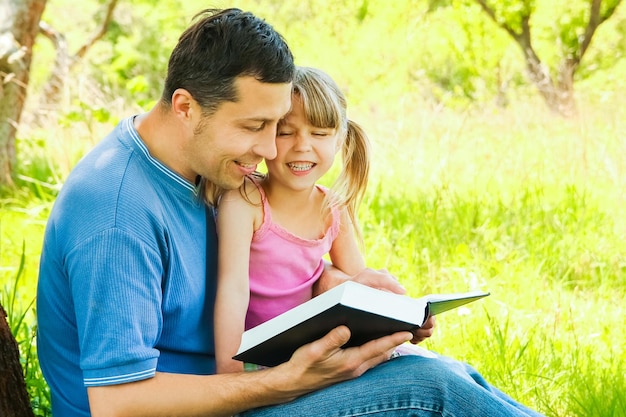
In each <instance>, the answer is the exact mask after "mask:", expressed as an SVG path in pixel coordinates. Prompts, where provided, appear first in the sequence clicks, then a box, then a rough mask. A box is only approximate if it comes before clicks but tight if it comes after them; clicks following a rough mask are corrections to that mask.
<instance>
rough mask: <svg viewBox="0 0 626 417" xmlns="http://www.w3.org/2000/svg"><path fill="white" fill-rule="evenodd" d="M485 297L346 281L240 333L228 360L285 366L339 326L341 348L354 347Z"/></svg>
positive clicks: (475, 293)
mask: <svg viewBox="0 0 626 417" xmlns="http://www.w3.org/2000/svg"><path fill="white" fill-rule="evenodd" d="M488 295H489V293H486V292H481V291H474V292H467V293H459V294H441V295H427V296H424V297H421V298H411V297H408V296H404V295H398V294H393V293H390V292H387V291H382V290H378V289H375V288H371V287H368V286H365V285H362V284H358V283H356V282H352V281H347V282H345V283H343V284H341V285H338V286H336V287H335V288H332V289H330V290H328V291H326V292H325V293H323V294H320V295H318V296H317V297H314V298H312V299H311V300H309V301H307V302H306V303H303V304H301V305H299V306H297V307H294V308H293V309H291V310H289V311H286V312H285V313H283V314H281V315H279V316H276V317H274V318H273V319H271V320H268V321H266V322H265V323H262V324H260V325H258V326H256V327H254V328H252V329H249V330H247V331H245V332H244V333H243V335H242V337H241V345H240V346H239V350H238V351H237V354H236V355H235V356H234V357H233V359H237V360H241V361H244V362H248V363H254V364H257V365H265V366H276V365H278V364H280V363H283V362H286V361H288V360H289V358H291V355H292V354H293V352H294V351H295V350H296V349H298V348H299V347H300V346H302V345H305V344H307V343H310V342H313V341H315V340H317V339H320V338H322V337H323V336H324V335H326V334H327V333H328V332H329V331H330V330H332V329H333V328H335V327H337V326H339V325H342V324H343V325H346V326H348V328H349V329H350V331H351V333H352V336H351V338H350V340H349V341H348V343H347V344H346V345H345V346H344V347H350V346H359V345H362V344H363V343H366V342H368V341H370V340H374V339H377V338H379V337H382V336H386V335H389V334H392V333H395V332H399V331H405V330H408V331H414V330H417V329H418V328H419V327H420V326H422V325H423V324H424V322H425V321H426V320H427V319H428V317H429V316H433V315H435V314H439V313H442V312H444V311H447V310H450V309H453V308H456V307H459V306H462V305H463V304H467V303H470V302H472V301H475V300H478V299H480V298H482V297H486V296H488Z"/></svg>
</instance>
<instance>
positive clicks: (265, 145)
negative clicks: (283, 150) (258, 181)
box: [253, 129, 277, 159]
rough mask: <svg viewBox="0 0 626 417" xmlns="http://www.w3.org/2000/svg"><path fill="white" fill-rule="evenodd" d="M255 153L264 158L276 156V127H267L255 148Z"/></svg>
mask: <svg viewBox="0 0 626 417" xmlns="http://www.w3.org/2000/svg"><path fill="white" fill-rule="evenodd" d="M253 150H254V153H256V154H257V155H259V156H261V157H263V158H264V159H274V158H276V154H277V151H276V129H267V132H264V133H263V135H262V136H261V138H260V139H259V142H258V143H257V144H256V146H255V147H254V148H253Z"/></svg>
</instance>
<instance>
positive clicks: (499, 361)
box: [0, 101, 626, 417]
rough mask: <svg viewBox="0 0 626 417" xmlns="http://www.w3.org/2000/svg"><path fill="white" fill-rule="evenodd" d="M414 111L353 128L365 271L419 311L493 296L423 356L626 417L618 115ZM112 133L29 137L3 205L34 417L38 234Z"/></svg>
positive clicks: (454, 320)
mask: <svg viewBox="0 0 626 417" xmlns="http://www.w3.org/2000/svg"><path fill="white" fill-rule="evenodd" d="M403 103H404V105H407V102H406V101H404V102H403ZM408 108H414V109H419V110H418V111H416V112H414V113H413V114H412V115H411V116H409V115H408V114H407V113H401V112H396V109H393V108H389V110H388V113H385V114H380V110H376V109H374V110H370V109H369V108H367V107H365V106H363V108H357V109H356V113H355V115H354V116H353V118H355V119H356V120H365V121H367V122H369V124H370V125H367V124H365V127H366V128H367V130H368V131H369V132H370V135H371V137H372V139H373V142H374V151H375V159H374V167H373V175H372V183H371V187H370V189H369V192H368V195H367V197H366V201H365V203H364V205H363V207H362V209H361V212H360V218H361V222H362V226H363V229H364V235H365V241H366V242H365V243H366V248H367V254H366V255H367V259H368V263H369V265H370V266H372V267H374V268H387V269H389V270H390V271H392V272H393V273H394V274H395V275H396V276H398V277H399V279H400V280H401V282H402V283H403V284H404V285H405V286H406V287H407V289H408V291H409V293H411V294H413V295H421V294H424V293H431V292H453V291H465V290H468V289H473V288H482V289H486V290H489V291H491V293H492V295H491V297H489V298H488V299H486V300H483V301H481V302H479V303H475V304H473V305H471V306H470V307H468V308H462V309H459V310H458V311H457V312H450V313H446V315H442V316H441V317H440V318H439V319H438V329H437V332H436V335H435V336H434V337H433V338H431V339H430V340H429V341H427V342H426V346H427V347H428V348H430V349H433V350H436V351H438V352H440V353H442V354H445V355H448V356H452V357H456V358H459V359H462V360H465V361H467V362H469V363H471V364H473V365H474V366H475V367H476V368H477V369H479V370H480V371H481V372H482V373H483V374H484V375H485V377H486V378H487V379H488V380H489V381H491V382H493V383H494V384H495V385H496V386H498V387H499V388H501V389H502V390H504V391H505V392H507V393H510V394H511V395H512V396H513V397H515V398H516V399H518V400H520V401H522V402H523V403H525V404H528V405H529V406H531V407H533V408H536V409H538V410H540V411H541V412H543V413H545V414H546V415H548V416H555V417H556V416H559V417H561V416H562V417H565V416H568V417H570V416H580V417H582V416H603V417H605V416H607V417H608V416H615V417H618V416H626V400H624V396H623V393H624V392H626V374H625V372H626V353H625V352H624V349H623V347H624V346H626V336H625V334H626V325H625V324H624V316H625V314H626V312H625V311H624V307H623V300H624V297H625V296H626V284H625V283H626V239H625V237H626V236H625V234H626V219H625V218H624V216H623V214H622V210H623V204H624V202H625V201H624V200H625V199H626V196H625V195H624V193H623V191H622V190H624V188H625V186H626V175H624V174H625V173H624V171H623V170H624V168H623V167H626V152H625V151H626V149H625V147H626V144H625V143H624V142H623V140H622V139H620V134H619V133H618V132H623V131H624V128H625V126H624V120H626V118H625V117H624V114H622V113H623V111H624V110H622V109H621V106H619V105H617V103H614V104H613V105H611V103H606V104H602V103H596V104H594V106H590V107H588V108H585V109H583V110H584V112H583V113H582V115H581V117H579V118H578V119H575V120H562V119H556V118H554V117H552V116H550V115H548V114H545V112H543V111H542V107H541V104H540V103H539V104H537V103H532V102H531V103H518V104H517V105H516V107H513V108H512V109H510V110H501V109H492V108H489V107H486V108H483V109H480V110H470V111H467V112H452V111H447V110H444V109H441V108H433V107H428V106H425V105H423V104H420V103H409V105H408ZM522 108H523V109H525V112H523V113H522V112H520V111H519V109H522ZM370 112H376V114H373V113H370ZM620 112H622V113H620ZM110 128H111V125H106V124H104V125H98V126H88V127H85V126H84V125H72V124H67V125H59V126H57V127H56V128H55V129H58V130H55V131H54V132H49V133H48V134H46V133H45V132H44V133H42V132H36V131H34V132H25V134H23V137H22V139H21V141H20V144H19V145H20V153H21V155H29V159H28V160H22V164H21V166H20V177H19V179H20V183H19V187H18V188H17V189H14V190H10V191H8V190H4V191H3V192H2V194H0V261H1V262H0V265H1V267H0V289H2V290H3V293H2V302H3V305H4V306H5V307H6V308H7V311H8V312H9V316H10V317H9V320H10V324H11V326H12V329H13V331H14V333H15V335H16V338H17V339H18V341H19V343H20V349H21V351H22V357H23V365H24V369H25V375H26V380H27V382H28V386H29V390H30V394H31V398H32V400H33V404H34V406H35V410H36V413H38V415H49V394H48V392H47V388H46V386H45V382H44V381H43V379H42V378H41V373H40V371H39V369H38V363H37V358H36V352H35V342H36V341H35V339H34V338H33V335H34V331H35V329H36V321H35V318H34V317H35V316H34V310H33V308H34V307H33V305H32V302H33V299H34V296H35V289H36V276H37V267H38V256H39V251H40V248H41V241H42V236H43V228H44V224H45V221H46V218H47V215H48V213H49V210H50V208H51V205H52V203H53V201H54V197H55V195H56V192H57V191H58V189H59V186H60V184H61V183H62V181H63V178H64V177H65V176H66V175H67V173H68V172H69V170H70V169H71V166H73V164H75V162H76V161H77V160H78V158H79V157H80V155H82V154H83V153H84V152H85V151H86V150H87V149H88V148H89V147H91V145H92V144H93V141H94V138H98V137H101V136H102V135H103V134H104V133H106V132H107V131H108V129H110ZM33 138H35V139H33ZM44 139H45V140H44Z"/></svg>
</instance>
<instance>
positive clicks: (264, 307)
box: [246, 185, 340, 329]
mask: <svg viewBox="0 0 626 417" xmlns="http://www.w3.org/2000/svg"><path fill="white" fill-rule="evenodd" d="M257 187H258V189H259V192H260V193H261V200H262V202H263V224H262V225H261V227H260V228H259V229H258V230H257V231H255V232H254V234H253V236H252V242H251V244H250V304H249V306H248V313H247V316H246V329H249V328H252V327H254V326H257V325H259V324H261V323H263V322H265V321H267V320H269V319H271V318H273V317H275V316H277V315H279V314H281V313H283V312H285V311H287V310H289V309H291V308H293V307H295V306H297V305H300V304H302V303H303V302H305V301H308V300H310V299H311V297H312V288H313V284H314V283H315V281H317V279H318V278H319V277H320V275H321V274H322V271H323V269H324V261H323V259H322V257H323V256H324V255H325V254H327V253H328V251H329V250H330V248H331V246H332V243H333V241H334V240H335V238H336V237H337V235H338V233H339V221H340V218H339V210H337V209H336V208H333V209H332V221H331V225H330V227H329V228H328V230H327V231H326V232H325V233H324V236H323V237H321V238H320V239H315V240H310V239H303V238H301V237H298V236H296V235H294V234H292V233H290V232H289V231H287V230H285V229H283V228H282V227H281V226H279V225H277V224H275V223H273V222H272V212H271V209H270V206H269V204H268V202H267V198H266V197H265V192H264V191H263V188H262V187H261V186H259V185H257ZM317 187H318V188H319V189H320V190H322V191H323V192H324V193H327V192H328V189H326V188H325V187H322V186H319V185H318V186H317Z"/></svg>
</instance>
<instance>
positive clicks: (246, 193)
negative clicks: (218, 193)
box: [220, 177, 264, 206]
mask: <svg viewBox="0 0 626 417" xmlns="http://www.w3.org/2000/svg"><path fill="white" fill-rule="evenodd" d="M263 195H264V193H263V189H262V188H261V184H260V183H259V182H257V180H255V179H251V178H249V177H245V178H244V181H243V184H242V185H241V186H240V187H239V188H235V189H233V190H228V191H226V192H224V194H223V195H222V198H221V199H220V205H221V204H232V203H235V202H240V203H247V204H250V205H252V206H258V205H260V204H261V203H262V202H263Z"/></svg>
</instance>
